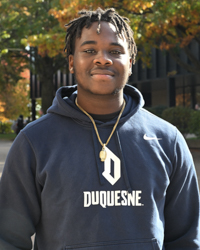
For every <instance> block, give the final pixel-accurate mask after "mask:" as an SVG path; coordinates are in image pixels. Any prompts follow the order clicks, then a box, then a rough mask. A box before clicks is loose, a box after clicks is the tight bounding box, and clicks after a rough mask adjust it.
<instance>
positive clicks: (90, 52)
mask: <svg viewBox="0 0 200 250" xmlns="http://www.w3.org/2000/svg"><path fill="white" fill-rule="evenodd" d="M84 52H85V53H88V54H95V50H94V49H87V50H84Z"/></svg>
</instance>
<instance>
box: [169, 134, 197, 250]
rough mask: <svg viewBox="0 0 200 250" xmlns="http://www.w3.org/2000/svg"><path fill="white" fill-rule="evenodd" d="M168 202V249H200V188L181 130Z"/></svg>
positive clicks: (178, 135) (175, 150) (175, 153)
mask: <svg viewBox="0 0 200 250" xmlns="http://www.w3.org/2000/svg"><path fill="white" fill-rule="evenodd" d="M173 166H174V170H173V173H172V175H171V177H170V185H169V187H168V190H167V197H166V205H165V222H166V223H165V249H166V250H169V249H170V250H182V249H185V250H186V249H188V250H194V249H196V250H197V249H200V202H199V188H198V181H197V177H196V172H195V167H194V163H193V159H192V156H191V154H190V151H189V149H188V147H187V144H186V142H185V140H184V138H183V137H182V135H181V134H180V132H177V137H176V142H175V147H174V161H173Z"/></svg>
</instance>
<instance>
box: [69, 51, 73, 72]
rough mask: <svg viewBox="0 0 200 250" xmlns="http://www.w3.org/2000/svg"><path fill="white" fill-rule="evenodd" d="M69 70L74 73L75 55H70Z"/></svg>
mask: <svg viewBox="0 0 200 250" xmlns="http://www.w3.org/2000/svg"><path fill="white" fill-rule="evenodd" d="M69 72H70V73H71V74H73V73H74V56H73V55H69Z"/></svg>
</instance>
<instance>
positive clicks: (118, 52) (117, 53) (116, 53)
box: [110, 50, 121, 55]
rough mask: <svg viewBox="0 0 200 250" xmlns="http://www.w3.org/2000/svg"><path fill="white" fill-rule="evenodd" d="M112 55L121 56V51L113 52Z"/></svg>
mask: <svg viewBox="0 0 200 250" xmlns="http://www.w3.org/2000/svg"><path fill="white" fill-rule="evenodd" d="M110 53H111V54H114V55H120V54H121V51H119V50H112V51H111V52H110Z"/></svg>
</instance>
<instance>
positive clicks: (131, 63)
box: [129, 57, 133, 76]
mask: <svg viewBox="0 0 200 250" xmlns="http://www.w3.org/2000/svg"><path fill="white" fill-rule="evenodd" d="M132 66H133V60H132V58H131V57H130V62H129V76H131V75H132Z"/></svg>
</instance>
